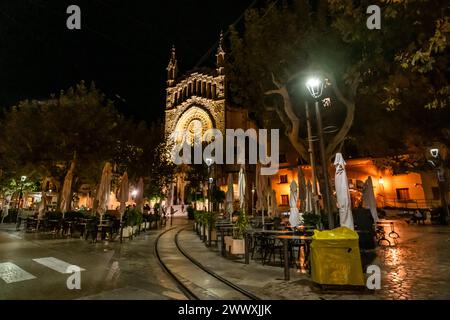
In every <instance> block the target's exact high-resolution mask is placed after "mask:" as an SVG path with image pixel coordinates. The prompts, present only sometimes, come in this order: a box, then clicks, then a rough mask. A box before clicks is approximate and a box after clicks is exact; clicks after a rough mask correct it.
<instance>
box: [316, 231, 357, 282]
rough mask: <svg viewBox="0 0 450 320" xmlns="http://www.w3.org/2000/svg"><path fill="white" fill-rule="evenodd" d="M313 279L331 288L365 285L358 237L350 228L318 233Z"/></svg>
mask: <svg viewBox="0 0 450 320" xmlns="http://www.w3.org/2000/svg"><path fill="white" fill-rule="evenodd" d="M312 239H313V240H312V243H311V256H310V258H311V278H312V280H313V281H314V282H316V283H319V284H327V285H355V286H364V275H363V272H362V265H361V256H360V253H359V245H358V234H357V233H356V232H355V231H353V230H351V229H349V228H347V227H340V228H336V229H333V230H325V231H319V230H314V235H313V237H312Z"/></svg>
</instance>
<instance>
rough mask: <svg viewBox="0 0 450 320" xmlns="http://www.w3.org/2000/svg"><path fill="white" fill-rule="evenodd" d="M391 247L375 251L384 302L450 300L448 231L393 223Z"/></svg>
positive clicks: (443, 228) (433, 227)
mask: <svg viewBox="0 0 450 320" xmlns="http://www.w3.org/2000/svg"><path fill="white" fill-rule="evenodd" d="M396 229H397V230H398V233H399V234H400V237H401V238H400V239H399V243H398V244H397V245H396V246H395V247H383V248H381V249H379V250H378V252H377V258H376V259H375V261H374V263H375V264H377V263H379V264H380V266H381V269H382V290H380V292H379V296H380V297H382V298H384V299H400V300H404V299H450V228H449V227H445V226H430V225H425V226H423V225H418V226H417V225H414V226H411V225H408V224H406V223H405V222H399V223H397V224H396Z"/></svg>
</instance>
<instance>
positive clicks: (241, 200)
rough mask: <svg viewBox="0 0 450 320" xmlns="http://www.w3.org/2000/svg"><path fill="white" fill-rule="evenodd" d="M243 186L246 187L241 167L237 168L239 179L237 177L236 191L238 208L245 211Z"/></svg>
mask: <svg viewBox="0 0 450 320" xmlns="http://www.w3.org/2000/svg"><path fill="white" fill-rule="evenodd" d="M245 188H246V181H245V172H244V168H242V167H241V169H240V170H239V179H238V192H239V208H240V209H241V210H243V211H244V212H245V208H244V205H245Z"/></svg>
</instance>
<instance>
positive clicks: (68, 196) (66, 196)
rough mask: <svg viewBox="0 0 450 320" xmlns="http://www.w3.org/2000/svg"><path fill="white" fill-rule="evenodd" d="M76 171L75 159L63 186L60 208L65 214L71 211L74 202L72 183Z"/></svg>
mask: <svg viewBox="0 0 450 320" xmlns="http://www.w3.org/2000/svg"><path fill="white" fill-rule="evenodd" d="M74 172H75V160H74V161H72V163H71V164H70V168H69V170H68V171H67V173H66V177H65V178H64V184H63V188H62V190H61V203H60V206H59V209H60V210H61V212H62V213H63V218H64V215H65V213H66V212H67V211H70V209H71V208H70V206H71V204H72V183H73V175H74Z"/></svg>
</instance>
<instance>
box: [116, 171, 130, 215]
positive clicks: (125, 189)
mask: <svg viewBox="0 0 450 320" xmlns="http://www.w3.org/2000/svg"><path fill="white" fill-rule="evenodd" d="M129 195H130V186H129V182H128V173H127V172H125V173H124V174H123V176H122V179H121V181H120V187H119V194H118V200H119V202H120V208H119V212H120V221H122V217H123V214H124V213H125V209H126V202H127V201H128V197H129Z"/></svg>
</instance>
